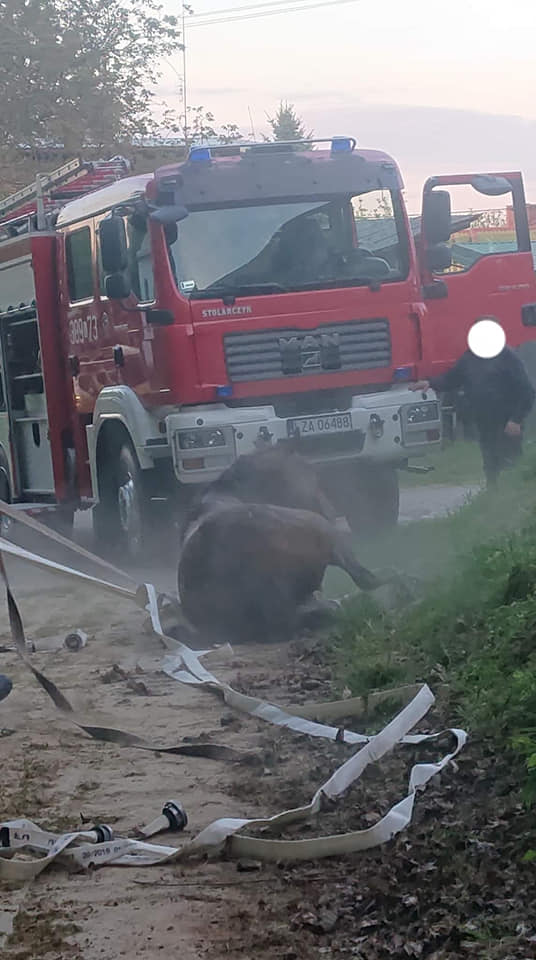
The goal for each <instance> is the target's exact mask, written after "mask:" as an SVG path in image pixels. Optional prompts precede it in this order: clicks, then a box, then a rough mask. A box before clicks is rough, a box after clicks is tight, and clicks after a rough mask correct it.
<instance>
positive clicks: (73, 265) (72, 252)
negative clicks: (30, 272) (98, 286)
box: [65, 227, 93, 303]
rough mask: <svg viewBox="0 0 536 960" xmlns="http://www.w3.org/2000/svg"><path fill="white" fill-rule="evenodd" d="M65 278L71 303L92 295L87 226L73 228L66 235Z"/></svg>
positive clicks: (89, 298)
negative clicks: (77, 228) (78, 228)
mask: <svg viewBox="0 0 536 960" xmlns="http://www.w3.org/2000/svg"><path fill="white" fill-rule="evenodd" d="M65 243H66V253H67V278H68V284H69V298H70V300H71V303H76V302H77V301H79V300H91V299H92V297H93V266H92V261H91V232H90V229H89V227H82V228H81V229H80V230H73V232H72V233H68V234H67V237H66V241H65Z"/></svg>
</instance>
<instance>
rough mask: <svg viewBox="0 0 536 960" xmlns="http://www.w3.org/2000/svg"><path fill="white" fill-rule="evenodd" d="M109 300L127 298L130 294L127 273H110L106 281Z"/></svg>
mask: <svg viewBox="0 0 536 960" xmlns="http://www.w3.org/2000/svg"><path fill="white" fill-rule="evenodd" d="M104 286H105V288H106V296H107V297H108V299H109V300H126V299H127V297H129V296H130V293H131V290H130V284H129V282H128V279H127V276H126V274H125V273H110V274H108V276H107V277H106V280H105V282H104Z"/></svg>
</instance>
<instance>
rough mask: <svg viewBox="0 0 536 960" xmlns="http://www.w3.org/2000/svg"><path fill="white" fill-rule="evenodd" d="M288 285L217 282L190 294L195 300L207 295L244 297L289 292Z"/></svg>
mask: <svg viewBox="0 0 536 960" xmlns="http://www.w3.org/2000/svg"><path fill="white" fill-rule="evenodd" d="M287 292H288V287H284V286H283V285H282V284H281V283H272V282H271V281H270V282H267V283H239V284H233V283H215V284H214V285H213V286H211V287H206V288H205V289H204V290H193V291H192V293H191V294H190V297H191V298H193V299H195V300H200V299H204V298H205V297H207V298H208V297H244V296H247V294H248V293H249V294H252V295H253V296H255V294H263V293H287Z"/></svg>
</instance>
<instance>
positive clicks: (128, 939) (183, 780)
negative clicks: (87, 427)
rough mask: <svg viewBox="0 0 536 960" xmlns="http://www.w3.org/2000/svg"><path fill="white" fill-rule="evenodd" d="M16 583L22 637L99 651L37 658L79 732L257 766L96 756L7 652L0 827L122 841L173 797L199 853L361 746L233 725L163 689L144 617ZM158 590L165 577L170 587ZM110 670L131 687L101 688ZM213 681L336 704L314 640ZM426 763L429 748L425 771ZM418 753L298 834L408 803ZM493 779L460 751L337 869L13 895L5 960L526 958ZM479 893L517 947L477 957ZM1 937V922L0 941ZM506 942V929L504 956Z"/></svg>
mask: <svg viewBox="0 0 536 960" xmlns="http://www.w3.org/2000/svg"><path fill="white" fill-rule="evenodd" d="M412 492H413V491H412ZM427 492H428V491H427ZM9 571H10V576H11V580H12V587H13V589H14V592H15V594H16V596H17V599H18V601H19V603H20V606H21V610H22V612H23V615H24V620H25V624H26V630H27V633H28V635H29V636H31V637H32V638H34V639H36V640H38V639H39V638H43V637H50V636H52V635H60V636H63V635H64V634H65V633H66V632H67V631H68V630H70V629H72V628H74V627H80V628H82V629H83V630H85V631H86V632H87V633H88V634H89V635H90V639H89V642H88V645H87V647H85V648H84V649H82V650H81V651H79V652H78V653H68V652H67V651H60V652H55V653H53V652H49V653H47V652H42V653H36V654H34V655H33V657H32V662H33V663H34V664H35V665H36V666H37V667H39V668H40V669H42V670H43V671H44V672H45V673H46V674H47V675H48V676H50V678H51V679H53V680H54V681H55V682H56V683H57V684H58V686H59V687H60V689H61V690H62V691H63V692H64V693H65V694H66V695H67V696H68V697H69V699H70V700H71V702H73V704H74V705H75V707H76V708H77V709H78V710H80V711H82V712H83V713H84V715H85V716H86V717H88V718H89V717H90V718H91V719H92V720H94V721H95V722H97V721H98V722H99V723H106V724H108V725H110V726H114V727H119V728H121V729H123V730H127V731H129V732H132V733H138V734H141V735H143V736H144V737H146V738H153V739H154V740H157V741H159V742H162V741H165V742H167V743H170V744H173V743H178V742H182V741H185V742H187V741H188V739H190V738H191V739H196V738H200V739H202V740H211V741H214V742H220V743H224V744H227V745H229V746H235V747H238V748H240V749H241V750H245V751H250V752H254V753H255V754H256V756H257V758H258V765H256V766H251V765H249V764H229V763H222V762H218V761H212V760H206V759H194V758H186V757H173V756H169V755H164V754H156V753H151V752H143V751H139V750H134V749H130V748H118V747H115V746H113V745H109V744H100V743H97V742H95V741H92V740H90V739H88V738H87V737H86V736H85V735H84V734H83V733H81V732H79V731H78V730H77V729H76V728H74V727H73V726H71V725H70V724H69V723H68V722H67V721H66V720H65V719H64V718H63V717H62V716H61V715H60V714H59V713H58V712H57V711H56V710H55V709H54V707H53V705H52V703H51V701H50V700H49V699H48V698H47V696H46V695H45V693H44V692H43V691H42V690H41V689H40V688H39V687H38V686H37V685H36V683H35V681H34V680H33V678H32V677H31V675H30V674H29V672H28V671H27V670H26V669H25V668H24V667H23V665H22V664H21V663H20V661H18V659H17V658H16V656H15V655H14V654H12V653H2V654H0V670H1V671H4V672H6V673H8V674H9V676H11V677H12V679H13V684H14V686H13V692H12V693H11V695H10V696H9V697H8V698H7V699H6V700H5V701H4V702H2V703H0V728H4V729H3V734H4V735H2V736H1V737H0V757H1V771H2V791H1V797H0V819H7V818H14V817H17V816H27V817H30V818H33V819H35V820H37V821H38V822H39V823H41V824H42V825H44V826H48V827H50V828H51V829H57V830H58V831H63V830H67V829H73V828H76V827H77V825H78V824H79V823H80V822H81V819H80V818H81V816H83V817H84V820H87V821H92V822H94V821H100V822H105V823H109V824H111V825H112V826H113V828H114V830H115V832H116V834H118V835H127V834H129V833H130V832H131V831H132V829H133V828H134V827H135V826H136V825H139V824H142V823H144V822H147V821H148V820H150V819H152V818H153V817H154V816H156V815H157V814H158V813H159V812H160V810H161V807H162V805H163V803H164V802H165V801H166V800H169V799H175V798H177V799H180V800H181V801H182V802H183V804H184V806H185V808H186V810H187V813H188V817H189V824H188V828H187V832H186V836H187V837H191V836H193V835H195V834H196V833H197V832H198V831H199V830H200V829H201V828H202V827H204V826H205V825H207V824H208V823H209V822H211V821H212V820H214V819H216V818H218V817H221V816H234V817H236V816H239V817H253V816H259V815H269V814H272V813H275V812H278V811H280V810H282V809H285V808H288V807H290V806H295V805H299V804H302V803H304V802H306V801H308V800H309V799H310V798H311V796H312V794H313V792H314V790H315V789H316V787H317V786H318V785H319V784H320V783H321V782H322V781H323V780H324V779H325V778H326V777H327V776H328V775H329V773H330V772H331V771H332V770H333V769H334V768H335V767H337V766H339V764H340V763H341V762H342V761H343V760H344V759H346V758H347V757H348V756H349V755H350V753H351V750H352V748H350V747H348V746H347V745H345V744H340V743H328V742H326V741H312V740H311V739H310V738H307V737H298V736H297V735H294V734H291V733H290V732H288V731H281V730H276V729H275V728H273V727H271V726H270V725H268V724H263V723H261V722H260V721H256V720H253V719H252V718H249V717H245V716H241V715H240V716H234V715H230V714H229V712H228V711H227V710H226V709H225V708H224V707H223V706H222V704H221V702H220V701H219V699H218V698H217V697H216V696H212V695H211V694H210V693H208V692H204V691H198V690H196V689H193V688H191V687H188V686H186V685H183V684H180V683H177V682H176V681H173V680H171V679H170V678H168V677H167V676H166V675H165V674H163V673H162V672H161V669H160V661H161V657H162V654H163V650H162V647H161V644H160V641H159V640H158V639H157V638H156V637H154V635H152V634H151V633H150V632H147V630H146V629H145V626H144V620H145V615H144V613H143V612H142V611H140V610H139V609H137V608H136V607H135V606H133V605H131V604H129V603H128V602H126V601H122V600H119V601H118V600H117V599H116V598H115V597H110V596H109V595H105V594H102V593H101V592H97V591H95V589H94V588H87V587H84V586H79V585H78V584H77V585H75V586H74V587H73V583H72V582H67V581H63V580H59V579H57V578H51V577H49V576H47V575H43V574H41V573H38V574H36V573H34V572H32V574H31V576H29V575H28V571H27V569H25V568H24V567H23V566H22V565H21V564H20V563H19V562H18V561H10V564H9ZM167 573H168V574H169V570H168V571H167ZM165 577H166V571H165V570H163V577H161V579H164V580H165ZM4 642H9V641H8V628H7V619H6V617H5V614H2V620H1V622H0V644H1V643H4ZM114 664H117V665H118V666H119V667H120V668H121V669H122V670H123V671H124V673H125V674H126V677H127V679H117V678H116V677H113V676H112V675H111V674H110V671H111V669H112V667H113V666H114ZM210 668H211V669H212V670H213V671H214V672H215V673H216V674H217V675H218V676H220V677H221V678H222V679H225V680H228V681H229V682H231V683H232V685H233V686H234V687H236V688H237V689H242V690H244V691H247V692H248V693H253V694H255V695H257V696H261V697H263V698H266V699H269V700H272V701H275V702H279V703H281V704H292V703H297V702H303V701H305V700H311V699H320V700H326V699H331V698H332V697H333V691H332V689H331V685H330V677H329V670H328V669H327V667H326V666H325V665H324V664H323V663H322V660H321V657H319V656H318V649H317V648H316V647H315V644H314V643H312V642H304V641H303V642H302V643H301V644H297V645H293V646H292V647H290V648H288V647H276V646H274V647H269V648H267V647H264V648H263V647H258V646H256V645H254V644H252V645H250V646H247V647H242V648H240V649H237V650H236V651H234V653H233V654H231V655H230V654H225V653H222V652H220V653H214V654H212V655H211V660H210ZM128 678H132V679H134V680H135V681H137V682H138V684H139V683H141V684H142V685H143V687H139V686H138V688H137V689H138V690H141V692H136V689H133V688H132V685H131V686H129V684H128ZM106 681H111V682H106ZM133 686H134V687H136V684H134V685H133ZM443 722H444V718H442V717H441V716H440V715H437V714H436V715H435V716H432V717H430V718H427V723H428V725H429V726H428V728H432V729H433V728H436V729H439V728H440V727H441V725H442V724H443ZM356 727H357V729H359V725H357V724H356ZM10 730H12V731H13V732H12V733H9V731H10ZM439 752H440V753H441V752H443V749H441V750H440V751H439ZM424 755H425V756H427V754H426V753H425V754H424ZM436 755H437V749H436V748H434V750H433V751H432V753H431V754H430V756H431V758H433V759H436ZM419 756H420V757H422V753H420V754H419ZM415 757H416V754H415V751H412V753H411V756H409V754H403V753H402V752H401V751H396V752H395V754H394V755H393V756H391V757H389V758H387V759H386V760H385V761H382V763H380V764H378V765H375V767H374V769H373V770H371V771H370V774H369V773H367V775H366V776H365V777H364V778H363V779H362V781H359V784H358V785H357V786H356V787H355V788H352V791H351V795H350V796H349V797H346V798H345V802H344V804H342V805H341V806H340V807H339V806H338V807H337V808H336V809H334V810H333V811H331V812H328V813H327V814H326V816H325V817H323V818H322V822H321V823H316V822H315V823H312V824H310V825H305V826H302V827H301V828H300V832H299V833H298V832H296V833H294V834H291V835H293V836H308V835H311V833H320V832H322V833H324V832H326V833H329V832H332V833H338V832H345V831H348V830H353V829H358V828H363V827H366V826H368V825H370V824H371V823H373V822H375V820H377V819H378V817H380V816H382V815H383V814H384V813H385V812H386V811H387V809H388V808H389V806H390V805H391V804H392V803H393V802H394V800H396V799H399V798H401V797H402V796H403V795H404V793H405V788H406V783H407V773H408V770H409V767H410V765H411V762H413V760H414V759H415ZM499 772H500V771H499ZM507 775H508V774H505V776H507ZM498 779H500V777H498V764H497V762H496V760H495V759H494V758H487V759H486V757H485V755H484V757H482V754H481V750H480V748H479V747H478V748H477V749H476V750H475V748H474V747H471V748H470V749H469V750H468V751H467V753H464V754H463V755H462V758H461V760H460V764H459V771H458V773H457V774H456V773H455V772H454V771H452V770H449V771H448V772H446V773H445V775H444V777H443V782H442V784H441V785H437V786H434V787H432V788H431V789H429V790H428V791H427V792H426V794H425V795H424V796H423V797H422V798H420V799H419V801H418V804H417V816H416V822H415V824H414V825H413V826H412V827H411V829H410V830H409V831H407V832H406V833H405V834H403V835H401V837H400V838H399V839H398V840H397V841H396V843H394V844H389V845H388V846H387V847H384V848H382V849H380V850H376V851H371V852H370V853H369V854H367V855H360V856H353V857H349V858H345V859H344V860H337V861H330V862H327V861H325V862H320V863H316V864H302V865H300V866H299V867H294V868H282V867H280V866H277V865H274V866H267V867H264V868H260V866H259V865H257V864H237V863H236V862H233V861H226V860H225V859H222V858H217V859H213V860H210V861H205V860H203V861H201V862H193V861H192V862H188V863H181V864H170V865H168V866H164V867H150V868H144V869H141V868H135V869H134V868H132V869H130V868H118V867H104V868H102V869H100V870H98V871H95V872H93V873H91V874H85V873H74V874H71V875H69V874H68V873H67V872H66V871H65V870H64V869H63V868H59V867H58V868H54V869H51V870H49V871H47V872H45V873H43V874H42V875H41V876H40V877H39V878H38V879H37V880H36V881H34V882H32V883H31V884H29V885H28V886H27V887H25V888H23V889H22V890H13V891H9V890H7V889H3V890H2V889H1V888H0V904H1V906H0V919H1V917H2V910H4V911H7V910H8V909H12V908H13V909H14V908H16V907H18V910H19V912H18V915H17V917H16V919H15V929H14V933H13V934H12V936H11V937H10V939H9V941H8V943H7V945H4V947H3V951H2V957H5V958H6V960H38V958H39V960H63V958H65V960H67V958H83V960H117V958H118V957H128V958H129V960H153V958H161V957H164V958H168V957H170V958H171V957H175V956H177V957H178V956H180V957H181V960H199V958H201V957H206V958H208V960H223V958H228V960H229V958H230V960H239V958H240V960H249V958H251V960H253V958H255V960H269V958H270V960H276V958H277V960H302V958H303V960H310V958H316V957H318V958H325V957H337V958H339V957H340V958H343V957H349V956H351V957H361V958H362V960H369V958H370V960H376V958H384V957H388V956H395V957H398V956H400V957H404V956H410V957H411V956H416V957H419V956H429V957H432V956H433V957H434V960H445V958H449V960H450V958H454V957H460V956H463V957H464V956H466V955H467V956H479V957H480V956H482V957H484V956H485V957H495V956H497V957H498V958H501V960H504V958H505V957H506V956H509V957H510V956H511V957H534V956H536V951H535V950H534V949H533V947H532V946H531V945H530V943H529V942H528V938H529V936H530V934H531V931H532V927H531V922H530V920H529V919H527V921H526V923H525V919H526V918H525V917H524V913H523V910H524V907H523V904H521V905H520V904H519V901H518V900H516V901H515V904H514V906H512V903H513V902H514V901H513V898H512V884H513V883H514V880H512V878H511V874H510V872H509V871H511V868H512V863H514V862H516V863H517V862H518V861H519V858H520V856H521V853H522V852H523V850H522V847H519V844H520V841H519V836H518V835H519V827H520V823H521V821H522V817H523V813H522V811H521V812H520V811H519V809H518V810H517V813H516V812H515V802H516V801H515V797H513V795H512V797H509V796H508V790H506V791H504V789H503V793H502V794H500V796H499V799H498V800H497V803H495V800H496V797H495V796H494V791H495V785H496V783H497V780H498ZM502 783H504V780H503V781H502ZM501 789H502V788H501ZM475 791H476V794H477V796H476V798H475V796H474V793H475ZM505 811H506V812H505ZM514 816H515V817H517V823H516V824H514V821H513V819H512V818H513V817H514ZM514 826H515V831H514V832H515V835H514V836H512V828H513V827H514ZM296 830H297V828H296ZM445 831H446V832H445ZM521 832H522V830H521ZM450 836H452V837H461V838H462V840H461V846H458V847H455V848H453V850H454V851H455V850H458V853H455V852H454V853H453V852H452V850H451V849H450V847H449V844H448V843H447V842H446V838H447V837H450ZM156 842H157V841H156ZM162 842H163V843H166V844H177V845H179V844H180V843H181V836H180V835H177V836H176V837H174V836H173V835H171V834H165V835H163V836H162ZM471 844H472V846H471ZM518 848H519V849H518ZM460 851H461V852H460ZM464 851H465V853H464ZM467 851H468V853H467ZM512 851H514V852H512ZM464 856H468V857H469V861H470V862H469V863H467V862H464V860H463V857H464ZM456 857H458V860H456ZM486 857H488V858H489V860H486ZM243 868H247V869H246V870H244V869H243ZM527 869H528V870H529V871H530V870H532V874H530V875H529V874H527V877H526V878H525V881H524V884H523V885H522V890H523V894H522V896H523V897H525V898H526V900H527V908H526V909H527V916H528V917H530V909H531V908H530V906H529V904H530V903H531V902H533V900H534V896H535V893H536V890H535V889H534V888H535V882H534V876H533V874H534V868H533V866H531V865H527ZM457 871H458V872H459V871H461V874H460V876H458V873H457ZM473 875H474V877H475V878H476V880H473V881H472V884H473V886H472V887H471V889H470V890H469V893H468V894H467V896H465V894H464V893H463V892H462V890H461V887H463V882H465V878H466V877H473ZM462 877H463V882H462ZM483 877H487V880H483V879H482V878H483ZM531 877H532V880H531ZM468 882H469V881H468ZM478 882H482V883H487V884H488V887H489V893H488V894H486V896H487V897H488V899H490V898H491V899H493V900H494V902H495V906H494V908H493V910H494V916H495V918H496V917H497V916H498V917H499V918H500V919H501V921H502V919H503V914H504V915H505V916H507V922H506V921H505V924H506V926H505V930H507V931H510V930H511V931H513V932H512V941H511V942H510V940H509V941H508V944H507V947H508V949H506V948H505V949H503V950H502V952H501V953H498V954H495V953H493V952H487V953H484V952H482V953H480V952H478V951H475V949H474V941H473V940H472V938H471V932H470V931H471V929H472V928H471V926H470V925H471V923H472V922H473V923H474V917H476V916H477V915H479V911H480V910H481V909H484V908H483V907H481V906H479V903H480V901H479V900H478V894H477V892H476V890H478ZM515 883H516V885H517V888H519V883H518V881H517V880H516V881H515ZM475 884H476V886H475ZM509 884H510V887H509ZM460 885H461V886H460ZM509 890H510V893H509ZM484 900H485V897H484ZM484 900H483V901H482V903H484ZM433 917H435V920H433ZM472 918H473V919H472ZM5 922H6V921H5V917H4V924H5ZM434 923H435V927H434ZM523 924H525V925H524V926H523ZM475 929H477V928H475ZM478 929H480V928H479V927H478ZM497 929H498V928H497ZM516 929H517V930H518V933H517V934H516V933H515V931H516ZM535 933H536V931H535ZM1 934H2V925H1V923H0V940H1ZM509 935H510V934H509V933H508V936H509ZM505 936H506V934H505ZM502 938H503V933H502V928H501V933H500V937H499V940H500V941H501V943H502ZM465 942H467V943H469V944H470V946H472V947H473V949H471V950H470V949H469V947H468V948H467V952H466V949H465V947H463V948H462V946H460V944H462V943H465ZM505 942H506V941H505ZM486 943H487V941H486ZM423 944H424V946H423ZM426 944H427V946H426ZM445 944H447V946H446V947H445V946H444V945H445ZM456 944H457V945H456ZM441 945H443V946H444V949H443V947H442V948H441V949H439V947H441ZM425 947H426V949H425ZM436 948H437V949H436ZM0 949H1V948H0ZM486 949H487V946H486Z"/></svg>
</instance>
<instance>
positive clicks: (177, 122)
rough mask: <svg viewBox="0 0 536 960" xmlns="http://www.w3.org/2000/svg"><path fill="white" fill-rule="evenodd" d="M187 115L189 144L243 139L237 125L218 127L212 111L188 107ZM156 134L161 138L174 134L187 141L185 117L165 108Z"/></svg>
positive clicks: (229, 141)
mask: <svg viewBox="0 0 536 960" xmlns="http://www.w3.org/2000/svg"><path fill="white" fill-rule="evenodd" d="M187 113H188V142H189V143H190V144H192V143H194V144H197V143H207V142H209V143H210V142H217V143H221V144H226V143H236V142H237V141H239V140H242V139H243V137H242V134H241V133H240V130H239V128H238V125H237V124H236V123H223V124H222V125H221V126H220V127H218V126H216V119H215V117H214V114H213V113H212V112H211V111H210V110H206V109H205V107H193V106H192V107H188V110H187ZM156 132H157V135H159V136H161V137H166V136H169V134H170V133H174V134H177V135H178V137H179V138H181V139H182V140H185V131H184V116H183V115H182V114H177V112H176V111H175V110H171V109H169V107H164V109H163V112H162V115H161V119H160V122H159V124H158V127H157V130H156Z"/></svg>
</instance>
